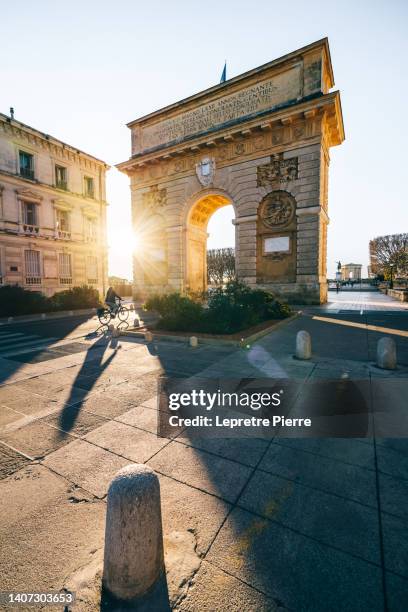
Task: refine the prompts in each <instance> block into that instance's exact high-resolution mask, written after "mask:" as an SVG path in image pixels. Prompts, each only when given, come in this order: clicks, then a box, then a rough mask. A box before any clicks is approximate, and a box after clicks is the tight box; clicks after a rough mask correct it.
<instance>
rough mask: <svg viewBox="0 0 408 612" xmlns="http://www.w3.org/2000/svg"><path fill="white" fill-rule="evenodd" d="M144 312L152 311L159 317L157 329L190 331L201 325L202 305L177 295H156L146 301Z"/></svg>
mask: <svg viewBox="0 0 408 612" xmlns="http://www.w3.org/2000/svg"><path fill="white" fill-rule="evenodd" d="M144 307H145V309H146V310H154V311H156V312H157V313H158V314H159V315H160V320H159V323H158V325H157V327H158V328H159V329H167V330H169V331H191V330H193V329H195V326H197V325H200V324H201V323H202V319H203V315H204V309H203V307H202V305H201V304H200V303H198V302H196V301H194V300H192V299H191V298H189V297H186V296H183V295H180V294H179V293H170V294H167V295H156V296H153V297H151V298H150V299H148V300H147V302H146V304H145V305H144Z"/></svg>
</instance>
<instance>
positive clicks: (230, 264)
mask: <svg viewBox="0 0 408 612" xmlns="http://www.w3.org/2000/svg"><path fill="white" fill-rule="evenodd" d="M207 279H208V283H209V284H210V285H223V284H224V283H226V282H228V281H231V280H234V279H235V250H234V249H232V248H227V249H210V250H209V251H207Z"/></svg>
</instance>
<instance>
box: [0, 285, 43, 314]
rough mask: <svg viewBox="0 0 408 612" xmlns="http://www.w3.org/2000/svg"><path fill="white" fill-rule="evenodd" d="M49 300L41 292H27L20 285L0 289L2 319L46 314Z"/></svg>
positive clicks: (5, 286)
mask: <svg viewBox="0 0 408 612" xmlns="http://www.w3.org/2000/svg"><path fill="white" fill-rule="evenodd" d="M48 309H49V306H48V299H47V298H46V297H45V295H43V294H42V293H40V292H39V291H27V289H23V287H19V286H18V285H4V286H2V287H0V317H12V316H18V315H25V314H36V313H39V312H46V311H47V310H48Z"/></svg>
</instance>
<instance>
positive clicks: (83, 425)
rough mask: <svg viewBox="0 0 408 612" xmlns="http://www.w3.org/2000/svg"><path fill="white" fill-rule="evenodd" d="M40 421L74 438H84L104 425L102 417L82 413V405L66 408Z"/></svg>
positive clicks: (104, 421) (104, 420)
mask: <svg viewBox="0 0 408 612" xmlns="http://www.w3.org/2000/svg"><path fill="white" fill-rule="evenodd" d="M42 420H43V421H44V423H47V424H48V425H52V426H53V427H56V428H58V429H61V430H62V431H66V432H67V433H69V434H71V435H75V436H85V435H86V434H87V433H89V432H90V431H93V430H94V429H96V428H97V427H99V426H100V425H103V424H104V423H106V419H104V418H103V417H100V416H98V415H96V414H92V413H90V412H85V411H83V410H82V405H79V404H76V405H75V406H67V407H65V408H63V409H62V410H59V411H58V412H57V413H54V414H52V415H50V416H48V417H45V418H44V419H42Z"/></svg>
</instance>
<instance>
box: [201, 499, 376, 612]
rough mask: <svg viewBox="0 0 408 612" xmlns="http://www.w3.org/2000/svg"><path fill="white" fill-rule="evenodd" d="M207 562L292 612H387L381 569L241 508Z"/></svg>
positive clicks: (222, 530) (230, 519)
mask: <svg viewBox="0 0 408 612" xmlns="http://www.w3.org/2000/svg"><path fill="white" fill-rule="evenodd" d="M206 559H207V560H208V561H209V562H210V563H214V564H216V565H217V567H220V568H221V569H223V570H224V571H225V572H227V573H228V574H231V575H232V576H235V577H236V578H238V579H240V580H242V581H244V582H246V583H247V584H249V585H250V586H252V587H254V588H257V589H259V590H260V591H262V592H264V593H266V594H267V595H269V596H270V597H272V598H274V599H276V600H279V601H280V602H281V603H282V606H284V607H286V608H288V609H290V610H307V611H308V612H322V610H336V612H361V610H370V612H380V611H381V612H383V600H382V574H381V568H380V567H377V566H375V565H373V564H371V563H367V562H366V561H363V560H361V559H358V558H356V557H353V556H351V555H348V554H347V553H344V552H341V551H338V550H334V549H333V548H330V547H327V546H324V545H322V544H320V543H318V542H316V541H314V540H312V539H310V538H307V537H305V536H303V535H301V534H298V533H295V532H293V531H292V530H290V529H287V528H286V527H282V526H281V525H277V524H276V523H273V522H271V521H268V520H267V519H260V518H258V517H256V516H254V515H253V514H251V513H249V512H246V511H244V510H240V509H238V508H236V509H234V510H233V511H232V513H231V514H230V516H229V517H228V519H227V520H226V522H225V523H224V525H223V527H222V528H221V530H220V532H219V533H218V535H217V537H216V539H215V541H214V543H213V545H212V546H211V549H210V551H209V553H208V555H207V557H206Z"/></svg>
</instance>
